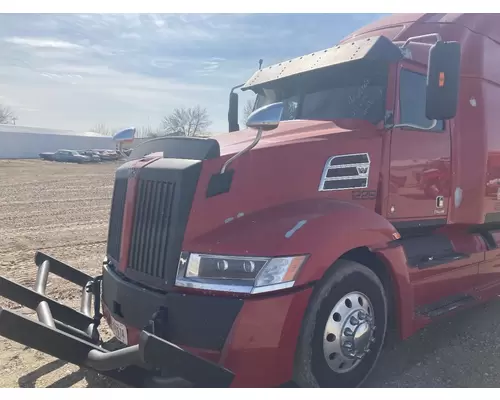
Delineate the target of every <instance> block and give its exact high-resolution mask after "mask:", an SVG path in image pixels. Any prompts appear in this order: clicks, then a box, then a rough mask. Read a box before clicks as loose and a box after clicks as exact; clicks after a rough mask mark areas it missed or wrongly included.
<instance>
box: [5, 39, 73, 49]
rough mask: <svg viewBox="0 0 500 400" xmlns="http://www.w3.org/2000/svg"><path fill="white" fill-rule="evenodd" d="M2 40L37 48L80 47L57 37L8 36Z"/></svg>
mask: <svg viewBox="0 0 500 400" xmlns="http://www.w3.org/2000/svg"><path fill="white" fill-rule="evenodd" d="M4 41H5V42H7V43H12V44H18V45H21V46H28V47H38V48H53V49H75V50H79V49H81V48H82V47H81V46H79V45H77V44H74V43H70V42H65V41H63V40H57V39H42V38H28V37H10V38H5V39H4Z"/></svg>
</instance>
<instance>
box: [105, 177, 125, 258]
mask: <svg viewBox="0 0 500 400" xmlns="http://www.w3.org/2000/svg"><path fill="white" fill-rule="evenodd" d="M126 195H127V179H124V178H117V179H116V180H115V187H114V188H113V198H112V199H111V212H110V216H109V229H108V255H109V256H110V257H112V258H113V259H114V260H115V261H117V262H119V261H120V245H121V236H122V225H123V212H124V210H125V197H126Z"/></svg>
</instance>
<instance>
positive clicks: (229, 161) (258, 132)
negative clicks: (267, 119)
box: [220, 128, 262, 174]
mask: <svg viewBox="0 0 500 400" xmlns="http://www.w3.org/2000/svg"><path fill="white" fill-rule="evenodd" d="M261 138H262V128H259V129H258V131H257V135H256V136H255V139H254V140H253V142H252V143H251V144H250V145H249V146H247V147H245V148H244V149H243V150H241V151H240V152H238V153H236V154H235V155H234V156H232V157H231V158H230V159H229V160H227V161H226V162H225V163H224V165H223V166H222V168H221V170H220V173H221V174H223V173H224V172H226V170H227V167H228V166H229V165H230V164H231V163H232V162H233V161H234V160H236V159H237V158H238V157H240V156H241V155H242V154H244V153H246V152H248V151H250V150H252V149H253V148H254V147H255V146H257V143H259V141H260V139H261Z"/></svg>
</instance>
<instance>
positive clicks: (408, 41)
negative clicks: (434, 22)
mask: <svg viewBox="0 0 500 400" xmlns="http://www.w3.org/2000/svg"><path fill="white" fill-rule="evenodd" d="M428 38H435V39H436V42H440V41H441V35H440V34H439V33H428V34H426V35H419V36H412V37H410V38H408V39H406V42H404V44H403V45H402V46H401V48H402V49H404V48H405V47H406V46H408V45H409V44H410V43H411V42H416V41H418V40H421V39H428Z"/></svg>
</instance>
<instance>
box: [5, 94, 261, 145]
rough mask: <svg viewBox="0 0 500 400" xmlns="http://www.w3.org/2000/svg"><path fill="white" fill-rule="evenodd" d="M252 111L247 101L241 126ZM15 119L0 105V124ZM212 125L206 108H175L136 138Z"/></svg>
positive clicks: (198, 132)
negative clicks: (156, 124)
mask: <svg viewBox="0 0 500 400" xmlns="http://www.w3.org/2000/svg"><path fill="white" fill-rule="evenodd" d="M252 111H253V102H252V101H251V100H248V101H247V102H246V103H245V105H244V107H243V115H242V117H243V121H242V123H243V125H245V122H246V120H247V118H248V116H249V115H250V114H251V113H252ZM16 120H17V117H16V115H15V113H14V112H13V111H12V109H10V108H9V107H7V106H4V105H1V104H0V124H15V123H16ZM211 125H212V121H211V120H210V118H209V115H208V112H207V109H206V108H203V107H201V106H199V105H196V106H194V107H179V108H175V109H174V110H173V111H172V112H171V113H170V114H168V115H166V116H164V117H163V118H162V120H161V123H160V125H159V126H158V127H157V128H153V127H151V126H142V127H139V128H137V137H159V136H187V137H193V136H205V135H206V134H207V130H208V128H209V127H210V126H211ZM90 131H91V132H95V133H100V134H102V135H106V136H112V135H113V134H114V133H116V132H117V131H118V129H113V128H111V127H109V126H107V125H106V124H105V123H97V124H96V125H94V126H93V127H92V128H90Z"/></svg>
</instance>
